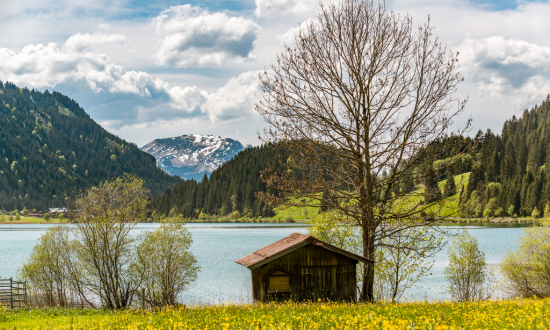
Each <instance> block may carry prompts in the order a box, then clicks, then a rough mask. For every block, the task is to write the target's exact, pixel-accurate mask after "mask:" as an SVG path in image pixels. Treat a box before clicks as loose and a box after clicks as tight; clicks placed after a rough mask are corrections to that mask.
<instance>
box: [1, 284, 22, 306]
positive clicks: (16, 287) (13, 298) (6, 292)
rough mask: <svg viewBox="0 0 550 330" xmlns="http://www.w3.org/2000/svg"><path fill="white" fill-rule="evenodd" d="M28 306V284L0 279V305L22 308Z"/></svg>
mask: <svg viewBox="0 0 550 330" xmlns="http://www.w3.org/2000/svg"><path fill="white" fill-rule="evenodd" d="M26 304H27V282H21V281H14V280H13V279H12V278H11V277H10V278H9V279H0V305H3V306H7V307H9V308H20V307H23V306H25V305H26Z"/></svg>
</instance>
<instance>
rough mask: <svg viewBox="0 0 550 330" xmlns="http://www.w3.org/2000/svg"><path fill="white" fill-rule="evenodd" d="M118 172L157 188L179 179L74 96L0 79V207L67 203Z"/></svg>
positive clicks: (32, 207) (39, 207) (170, 184)
mask: <svg viewBox="0 0 550 330" xmlns="http://www.w3.org/2000/svg"><path fill="white" fill-rule="evenodd" d="M124 173H130V174H134V175H137V176H139V177H140V178H142V179H144V180H145V181H146V182H147V188H149V189H151V190H152V191H153V192H157V193H160V192H162V191H164V189H165V188H166V187H171V186H172V185H173V184H174V183H176V182H179V181H181V180H180V179H179V178H178V177H171V176H169V175H168V174H166V173H165V172H164V171H162V170H161V169H159V168H158V167H157V166H156V164H155V158H154V157H153V156H151V155H149V154H147V153H145V152H142V151H140V150H139V149H138V148H137V146H136V145H135V144H132V143H129V142H127V141H125V140H122V139H120V138H118V137H117V136H114V135H112V134H110V133H109V132H107V131H106V130H104V129H103V128H102V127H101V126H99V125H98V124H97V123H96V122H94V121H93V120H92V119H91V118H90V117H89V116H88V114H86V113H85V112H84V110H83V109H82V108H81V107H80V106H79V105H78V103H76V102H75V101H74V100H72V99H70V98H68V97H66V96H64V95H62V94H60V93H57V92H52V93H50V92H48V91H45V92H44V93H42V92H38V91H35V90H34V89H33V90H28V89H26V88H18V87H17V86H15V85H14V84H11V83H2V82H1V81H0V209H6V210H14V209H19V210H22V209H23V207H25V206H26V207H27V208H28V209H38V210H44V209H46V208H48V207H62V206H68V205H66V200H65V199H66V198H68V197H72V196H74V194H75V193H77V192H80V191H82V190H84V189H86V188H89V187H90V186H92V185H97V184H99V183H100V182H101V181H102V180H104V179H107V178H112V177H117V176H121V175H123V174H124Z"/></svg>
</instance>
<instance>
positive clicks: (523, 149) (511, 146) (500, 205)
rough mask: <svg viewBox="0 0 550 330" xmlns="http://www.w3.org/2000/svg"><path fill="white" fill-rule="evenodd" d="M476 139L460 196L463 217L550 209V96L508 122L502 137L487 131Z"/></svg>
mask: <svg viewBox="0 0 550 330" xmlns="http://www.w3.org/2000/svg"><path fill="white" fill-rule="evenodd" d="M475 140H476V142H477V143H476V149H475V151H474V160H475V161H474V162H473V164H472V168H471V174H470V180H469V183H468V187H467V189H466V191H464V192H463V193H462V195H461V205H462V208H461V209H462V211H463V215H464V216H467V217H476V216H481V215H484V214H485V215H486V216H490V215H496V216H504V215H510V216H511V215H514V214H517V215H518V216H531V215H533V216H542V215H544V212H545V209H546V212H549V211H550V208H547V205H549V202H550V165H549V163H550V98H548V99H546V100H545V101H544V102H543V103H542V105H540V106H535V107H534V108H533V109H531V110H530V111H529V110H525V111H524V112H523V115H522V116H521V118H516V117H515V116H514V117H513V118H512V119H511V120H508V121H506V123H504V127H503V129H502V134H501V135H500V136H499V135H495V134H493V133H492V132H491V131H490V130H488V131H487V132H486V133H485V134H482V133H481V132H480V133H478V135H477V136H476V139H475ZM547 215H548V216H550V214H547Z"/></svg>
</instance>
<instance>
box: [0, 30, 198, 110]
mask: <svg viewBox="0 0 550 330" xmlns="http://www.w3.org/2000/svg"><path fill="white" fill-rule="evenodd" d="M71 40H78V38H75V39H72V37H71V38H69V41H71ZM74 44H79V43H78V42H75V43H74ZM74 44H71V46H67V44H65V46H64V47H63V48H62V49H60V48H59V47H58V46H57V45H56V44H55V43H50V44H48V45H47V46H44V45H41V44H38V45H28V46H25V47H24V48H23V49H22V51H21V52H20V53H15V52H13V51H11V50H9V49H7V48H0V76H1V77H2V79H3V80H7V81H12V82H14V83H16V84H18V85H21V86H32V87H37V88H46V87H55V86H56V85H58V84H62V83H84V84H86V85H88V86H89V87H90V88H91V89H92V90H93V91H94V92H96V93H100V92H108V93H122V94H124V93H125V94H133V95H137V96H141V97H145V98H149V99H151V98H152V99H167V100H169V104H170V105H171V106H172V107H173V108H175V109H178V110H183V111H184V112H186V113H191V112H193V111H196V110H198V108H199V106H200V105H201V104H202V103H204V102H205V101H206V97H207V96H208V93H206V92H203V91H200V90H199V89H198V88H197V87H195V86H193V87H186V88H183V89H182V88H180V87H178V86H171V85H170V84H169V83H167V82H165V81H163V80H161V79H158V78H157V79H154V78H153V77H152V76H151V75H149V74H148V73H146V72H143V71H126V70H125V69H124V68H123V67H122V66H120V65H116V64H114V63H113V62H112V61H111V60H110V59H109V57H107V56H106V55H103V54H97V53H92V52H72V50H74V48H73V47H72V45H74ZM66 50H71V51H66Z"/></svg>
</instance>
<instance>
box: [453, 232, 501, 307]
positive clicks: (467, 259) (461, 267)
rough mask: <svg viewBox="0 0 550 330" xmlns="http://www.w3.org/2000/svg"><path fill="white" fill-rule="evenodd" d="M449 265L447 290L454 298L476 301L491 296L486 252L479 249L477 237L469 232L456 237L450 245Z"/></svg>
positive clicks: (490, 274) (491, 276) (490, 275)
mask: <svg viewBox="0 0 550 330" xmlns="http://www.w3.org/2000/svg"><path fill="white" fill-rule="evenodd" d="M448 255H449V266H447V267H446V268H445V271H444V274H445V277H446V278H447V281H448V282H449V286H448V287H447V292H448V293H449V294H451V296H452V297H453V299H454V300H458V301H476V300H487V299H489V298H491V295H492V292H493V287H492V284H491V279H492V278H493V274H492V273H491V271H490V269H489V266H488V265H487V263H486V262H485V253H484V252H483V251H481V250H480V249H479V246H478V242H477V239H476V238H475V237H473V236H471V235H470V234H469V233H468V232H465V233H464V234H463V235H460V236H457V237H454V238H453V239H452V244H451V246H450V247H449V252H448Z"/></svg>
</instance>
